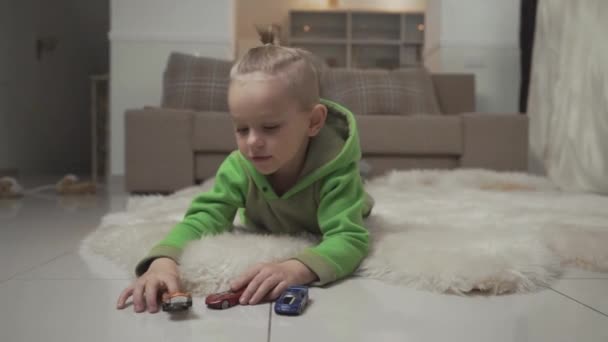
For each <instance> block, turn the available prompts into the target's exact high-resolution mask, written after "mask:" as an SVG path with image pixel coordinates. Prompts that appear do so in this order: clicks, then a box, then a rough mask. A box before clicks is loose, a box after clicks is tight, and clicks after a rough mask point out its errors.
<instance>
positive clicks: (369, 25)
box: [288, 10, 425, 69]
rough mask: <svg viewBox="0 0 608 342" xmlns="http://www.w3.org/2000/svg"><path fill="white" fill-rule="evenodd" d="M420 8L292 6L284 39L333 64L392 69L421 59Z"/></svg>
mask: <svg viewBox="0 0 608 342" xmlns="http://www.w3.org/2000/svg"><path fill="white" fill-rule="evenodd" d="M424 28H425V27H424V13H423V12H379V11H361V10H292V11H290V12H289V27H288V44H289V45H290V46H296V47H301V48H304V49H307V50H309V51H311V52H312V53H314V54H315V55H317V56H319V57H320V58H321V59H323V60H324V61H325V62H326V63H327V64H328V65H329V66H331V67H341V68H363V69H364V68H382V69H395V68H400V67H411V66H418V65H421V64H422V49H423V45H424Z"/></svg>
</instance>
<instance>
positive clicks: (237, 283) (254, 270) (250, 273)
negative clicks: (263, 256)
mask: <svg viewBox="0 0 608 342" xmlns="http://www.w3.org/2000/svg"><path fill="white" fill-rule="evenodd" d="M262 267H264V265H262V264H258V265H255V266H253V267H251V268H249V269H248V270H247V271H245V273H243V274H241V275H240V276H239V277H238V278H236V279H235V280H234V281H232V282H231V284H230V288H231V289H232V290H233V291H237V290H240V289H241V288H243V286H245V285H247V284H249V283H250V282H251V279H253V278H254V277H255V276H256V275H257V274H258V273H259V272H260V270H261V269H262Z"/></svg>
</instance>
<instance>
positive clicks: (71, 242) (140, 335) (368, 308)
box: [0, 183, 608, 342]
mask: <svg viewBox="0 0 608 342" xmlns="http://www.w3.org/2000/svg"><path fill="white" fill-rule="evenodd" d="M120 189H121V185H120V183H117V184H114V185H113V186H111V187H110V188H109V190H107V191H102V193H100V194H99V195H98V196H95V197H91V198H85V199H83V198H78V199H77V198H72V199H62V200H60V199H58V198H57V196H55V195H53V193H52V192H51V191H46V192H42V193H38V194H37V195H29V196H26V197H25V198H24V199H22V200H20V201H6V200H4V201H0V303H1V305H0V341H2V342H5V341H6V342H17V341H27V342H32V341H62V342H64V341H169V340H171V341H184V342H185V341H203V340H205V341H245V340H246V341H311V340H320V341H343V340H348V341H370V340H373V341H448V340H449V341H466V342H471V341H551V342H554V341H568V342H571V341H598V342H599V341H602V342H605V341H608V274H603V273H592V272H586V271H581V270H573V271H571V272H568V273H567V274H566V275H565V276H564V279H562V280H560V281H559V282H557V283H556V284H554V285H553V286H552V288H549V289H547V290H545V291H541V292H540V293H536V294H530V295H511V296H502V297H456V296H447V295H438V294H432V293H427V292H422V291H415V290H411V289H407V288H403V287H396V286H390V285H386V284H383V283H381V282H378V281H373V280H364V279H351V280H348V281H345V282H342V283H340V284H337V285H336V286H333V287H331V288H328V289H318V288H312V289H311V290H310V295H311V299H312V302H311V304H310V305H309V307H308V309H307V310H306V312H305V313H304V314H303V315H302V316H300V317H283V316H277V315H275V314H274V313H273V312H272V310H271V306H270V305H269V304H263V305H258V306H238V307H235V308H232V309H230V310H226V311H210V310H208V309H207V308H206V307H205V306H204V304H203V303H202V301H201V300H200V299H199V300H197V298H195V303H194V307H193V309H192V310H191V311H190V313H189V314H187V315H185V316H177V317H172V316H170V315H167V314H166V313H162V312H161V313H158V314H154V315H151V314H135V313H133V310H132V309H131V308H127V309H125V310H122V311H118V310H116V309H115V302H116V298H117V296H118V294H119V293H120V291H121V290H122V289H123V288H124V287H125V286H126V285H127V284H128V282H129V281H128V274H126V273H125V271H123V270H120V269H116V268H115V267H114V266H113V265H112V264H109V263H104V262H98V265H96V267H95V268H96V269H97V270H99V269H100V268H103V269H104V272H103V274H104V276H103V277H100V276H99V275H98V274H99V273H98V272H95V273H94V272H91V270H89V269H88V266H87V265H88V264H87V263H86V262H84V261H83V260H82V259H81V258H80V256H79V254H78V253H77V248H78V245H79V241H80V240H81V239H82V238H83V237H84V236H86V235H87V234H88V233H89V232H91V231H92V230H93V229H95V226H96V225H97V223H98V222H99V219H100V218H101V217H102V216H103V215H104V214H105V213H107V212H109V211H115V210H121V208H123V207H124V204H125V199H126V194H124V193H123V192H122V191H121V190H120Z"/></svg>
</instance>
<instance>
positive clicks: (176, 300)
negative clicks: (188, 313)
mask: <svg viewBox="0 0 608 342" xmlns="http://www.w3.org/2000/svg"><path fill="white" fill-rule="evenodd" d="M161 306H162V309H163V311H167V312H177V311H184V310H188V308H190V307H191V306H192V296H191V295H190V294H189V293H184V292H175V293H172V294H169V295H165V296H163V302H162V305H161Z"/></svg>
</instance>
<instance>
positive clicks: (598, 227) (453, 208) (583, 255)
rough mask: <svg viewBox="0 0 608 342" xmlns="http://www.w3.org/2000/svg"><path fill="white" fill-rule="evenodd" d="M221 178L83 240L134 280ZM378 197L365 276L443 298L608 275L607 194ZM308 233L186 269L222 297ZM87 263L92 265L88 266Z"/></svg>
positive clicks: (433, 191) (260, 242)
mask: <svg viewBox="0 0 608 342" xmlns="http://www.w3.org/2000/svg"><path fill="white" fill-rule="evenodd" d="M211 182H212V180H210V181H208V182H206V183H204V184H202V185H201V186H199V187H191V188H188V189H184V190H182V191H179V192H177V193H175V194H173V195H171V196H167V197H162V196H146V197H141V196H140V197H132V198H130V199H129V202H128V206H127V209H126V211H124V212H120V213H114V214H109V215H107V216H105V217H104V218H103V220H102V222H101V224H100V226H99V228H98V229H97V230H96V231H95V232H93V233H92V234H90V235H89V236H88V237H87V238H86V239H85V240H84V241H83V243H82V246H81V253H82V254H83V256H89V257H91V256H94V255H101V256H104V257H106V258H108V259H110V260H111V261H113V262H114V263H115V264H117V265H119V266H121V267H122V268H124V269H126V270H128V271H129V272H131V273H132V272H133V269H134V266H135V264H136V263H137V261H138V260H140V258H142V257H143V256H144V255H145V254H146V253H147V252H148V250H149V249H150V248H151V247H152V245H153V244H155V243H156V242H158V241H159V240H160V239H162V238H163V237H164V235H165V234H166V233H167V232H168V231H169V229H170V228H171V227H172V226H173V225H174V224H175V223H176V222H178V221H179V220H180V219H181V218H182V217H183V215H184V212H185V210H186V208H187V207H188V205H189V204H190V201H191V200H192V199H193V197H194V196H195V195H196V194H197V193H198V192H200V191H204V190H205V189H209V188H210V186H211ZM366 188H367V190H368V191H369V192H370V193H371V194H372V196H373V197H374V198H375V200H376V206H375V208H374V211H373V213H372V216H371V217H370V218H369V219H368V220H367V226H368V228H369V230H370V233H371V237H372V248H371V252H370V255H369V256H368V257H367V258H366V259H365V261H364V262H363V263H362V265H361V267H360V268H359V270H358V271H357V272H356V275H357V276H361V277H370V278H376V279H379V280H383V281H386V282H389V283H393V284H400V285H405V286H410V287H414V288H417V289H424V290H429V291H435V292H447V293H458V294H463V293H468V292H471V291H476V290H481V291H487V292H489V293H495V294H500V293H513V292H529V291H535V290H538V289H540V288H541V287H542V286H543V285H547V284H549V283H551V282H552V281H554V280H555V279H556V278H557V277H559V275H560V273H561V272H562V267H564V266H566V265H575V266H579V267H585V268H588V269H592V270H596V271H603V272H608V197H601V196H598V195H592V194H582V193H567V192H561V191H559V190H558V189H557V188H555V187H554V186H553V185H552V184H551V183H550V182H549V181H547V180H546V179H544V178H539V177H533V176H529V175H525V174H516V173H497V172H491V171H482V170H456V171H397V172H394V173H391V174H389V175H387V176H383V177H380V178H377V179H375V180H372V181H370V182H369V183H367V184H366ZM312 243H314V237H311V236H299V237H289V236H267V235H254V234H248V233H244V232H242V231H239V230H235V231H234V232H230V233H225V234H222V235H218V236H214V237H209V238H205V239H202V240H200V241H194V242H192V243H191V244H189V246H188V247H187V248H186V251H185V252H184V256H183V259H182V264H181V266H180V271H181V273H182V275H181V276H182V280H183V283H184V285H185V287H186V289H187V290H189V291H192V292H193V293H194V294H195V295H205V294H207V293H210V292H215V291H219V290H222V289H225V288H226V287H227V286H228V285H227V284H228V281H229V280H230V279H232V278H233V277H235V276H237V275H238V274H240V273H241V272H242V271H244V270H245V269H246V268H247V267H249V266H250V265H252V264H254V263H257V262H263V261H271V260H281V259H284V258H287V257H289V256H291V255H293V254H294V253H295V252H297V251H299V250H300V249H301V248H303V247H305V246H308V245H311V244H312ZM85 259H86V258H85Z"/></svg>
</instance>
